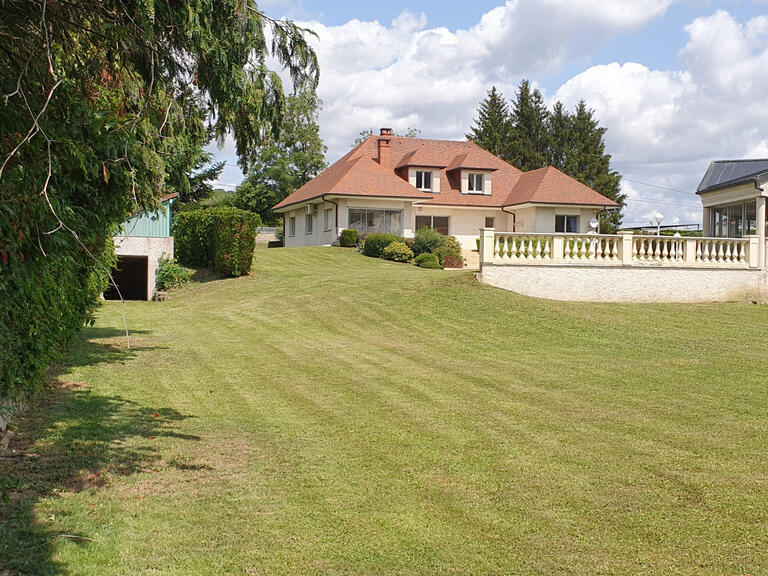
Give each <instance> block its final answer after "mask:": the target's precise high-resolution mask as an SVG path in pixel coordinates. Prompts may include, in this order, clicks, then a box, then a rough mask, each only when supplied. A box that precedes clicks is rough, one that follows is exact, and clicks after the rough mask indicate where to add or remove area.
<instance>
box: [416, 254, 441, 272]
mask: <svg viewBox="0 0 768 576" xmlns="http://www.w3.org/2000/svg"><path fill="white" fill-rule="evenodd" d="M413 263H414V264H416V266H418V267H419V268H431V269H434V270H439V269H440V268H442V266H440V260H439V259H438V258H437V256H436V255H435V254H432V253H430V252H422V253H421V254H419V255H418V256H416V259H415V260H414V261H413Z"/></svg>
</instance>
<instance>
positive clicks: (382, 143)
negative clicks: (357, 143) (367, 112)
mask: <svg viewBox="0 0 768 576" xmlns="http://www.w3.org/2000/svg"><path fill="white" fill-rule="evenodd" d="M390 138H392V128H382V129H381V131H380V132H379V164H381V165H382V166H383V167H384V168H387V169H389V167H390V145H389V140H390Z"/></svg>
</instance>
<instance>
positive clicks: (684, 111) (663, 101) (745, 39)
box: [555, 11, 768, 221]
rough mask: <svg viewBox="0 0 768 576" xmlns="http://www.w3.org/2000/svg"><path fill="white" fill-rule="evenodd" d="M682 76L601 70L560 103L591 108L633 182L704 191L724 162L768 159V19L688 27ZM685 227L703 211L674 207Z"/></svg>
mask: <svg viewBox="0 0 768 576" xmlns="http://www.w3.org/2000/svg"><path fill="white" fill-rule="evenodd" d="M685 30H686V32H687V33H688V36H689V39H688V42H687V44H686V45H685V47H684V48H683V49H682V50H681V51H680V53H679V55H678V64H679V65H680V67H681V69H680V70H673V71H654V70H649V69H648V68H646V67H645V66H641V65H639V64H634V63H627V64H624V65H621V66H620V65H619V64H616V63H614V64H609V65H607V66H594V67H592V68H589V69H588V70H585V71H584V72H582V73H581V74H579V75H577V76H575V77H574V78H572V79H571V80H569V81H568V82H566V83H565V84H564V85H563V86H562V87H560V89H559V90H558V91H557V93H556V94H555V98H557V99H560V100H562V101H563V102H564V103H566V104H567V105H573V104H575V103H576V102H577V101H578V100H579V99H581V98H583V99H585V100H586V101H587V102H588V103H589V105H590V106H591V107H592V108H594V109H595V110H596V113H597V117H598V118H599V119H600V122H601V124H602V125H603V126H605V127H607V128H608V133H607V135H606V140H607V144H608V146H607V147H608V149H609V151H611V153H613V154H614V160H615V165H616V167H617V168H618V169H619V171H621V172H623V173H624V174H625V175H626V176H627V177H628V178H634V179H637V180H640V181H645V182H651V183H655V184H659V185H662V186H666V187H670V188H676V189H682V190H690V191H691V192H693V191H695V189H696V186H697V185H698V183H699V180H700V179H701V177H702V175H703V173H704V170H705V169H706V166H707V165H708V163H709V162H710V160H713V159H716V158H743V157H759V156H767V155H768V141H766V139H765V138H766V133H765V127H766V126H768V99H767V98H766V97H765V95H766V94H768V74H766V73H765V71H766V70H768V46H767V45H766V44H765V40H764V39H765V36H766V33H767V32H768V17H765V16H759V17H756V18H753V19H752V20H750V21H748V22H747V23H746V24H740V23H739V22H737V21H736V20H735V19H734V18H733V17H732V16H731V15H730V14H728V13H727V12H724V11H717V12H715V13H714V14H712V15H711V16H707V17H702V18H697V19H696V20H694V21H693V22H692V23H691V24H689V25H688V26H686V28H685ZM641 196H642V197H643V198H649V197H650V198H654V197H656V198H658V199H659V200H665V201H668V202H686V203H688V202H694V203H695V202H697V199H696V197H695V196H690V199H689V198H688V197H686V196H681V195H678V194H662V195H661V196H659V195H658V194H655V193H653V192H652V190H651V189H649V188H647V187H644V188H642V194H641ZM668 211H673V212H674V213H675V214H676V215H678V216H679V217H681V218H682V219H683V220H685V219H689V214H690V215H691V216H693V215H694V214H695V216H696V217H695V220H694V221H698V219H699V218H700V211H698V212H696V211H691V210H689V207H683V206H680V207H669V208H668ZM646 212H648V204H647V203H640V202H635V203H630V206H629V208H628V210H627V217H626V218H625V220H626V221H630V220H633V221H634V220H637V219H640V221H642V219H643V218H645V216H646Z"/></svg>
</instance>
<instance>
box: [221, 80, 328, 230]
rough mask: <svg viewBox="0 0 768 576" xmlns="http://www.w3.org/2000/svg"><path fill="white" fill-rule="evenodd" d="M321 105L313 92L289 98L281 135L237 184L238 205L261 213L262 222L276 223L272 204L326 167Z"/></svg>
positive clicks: (270, 141) (258, 155)
mask: <svg viewBox="0 0 768 576" xmlns="http://www.w3.org/2000/svg"><path fill="white" fill-rule="evenodd" d="M318 108H319V101H318V99H317V96H315V95H314V93H312V92H301V93H299V94H297V95H295V96H291V97H289V98H288V100H287V105H286V109H285V115H284V118H283V125H282V130H281V131H280V136H279V137H277V138H274V137H272V138H270V139H268V140H267V142H265V143H264V144H263V145H262V146H259V147H258V148H257V149H256V150H255V151H254V153H253V154H252V155H251V157H250V158H249V159H248V162H247V166H246V167H247V170H248V176H247V178H246V179H245V181H244V182H243V183H242V184H240V186H238V187H237V191H236V193H235V206H237V207H238V208H243V209H245V210H250V211H252V212H256V213H258V214H259V215H260V216H261V219H262V222H268V223H274V222H276V221H277V220H278V217H277V215H275V214H274V213H273V212H272V206H274V205H275V204H277V203H278V202H280V201H281V200H282V199H284V198H285V197H287V196H288V195H289V194H291V193H292V192H293V191H294V190H296V189H298V188H299V187H300V186H302V185H304V184H305V183H307V182H309V181H310V180H311V179H312V178H314V177H315V176H317V174H319V173H320V172H321V171H322V170H324V169H325V167H326V163H325V152H326V147H325V145H324V144H323V141H322V140H321V138H320V130H319V128H318V125H317V115H318Z"/></svg>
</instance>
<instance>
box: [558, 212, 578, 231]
mask: <svg viewBox="0 0 768 576" xmlns="http://www.w3.org/2000/svg"><path fill="white" fill-rule="evenodd" d="M555 232H564V233H567V234H576V233H578V232H579V217H578V216H564V215H562V214H557V215H556V216H555Z"/></svg>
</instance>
